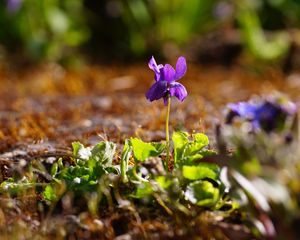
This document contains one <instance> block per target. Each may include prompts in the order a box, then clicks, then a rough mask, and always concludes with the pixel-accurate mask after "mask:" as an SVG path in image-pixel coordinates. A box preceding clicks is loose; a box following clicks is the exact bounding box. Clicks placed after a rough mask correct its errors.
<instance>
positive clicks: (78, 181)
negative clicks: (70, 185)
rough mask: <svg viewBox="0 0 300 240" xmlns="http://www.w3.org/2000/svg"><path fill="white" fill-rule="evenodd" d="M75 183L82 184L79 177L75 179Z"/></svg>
mask: <svg viewBox="0 0 300 240" xmlns="http://www.w3.org/2000/svg"><path fill="white" fill-rule="evenodd" d="M73 181H74V183H77V184H79V183H80V182H81V179H80V178H79V177H76V178H74V180H73Z"/></svg>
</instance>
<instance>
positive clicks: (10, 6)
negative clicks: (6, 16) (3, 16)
mask: <svg viewBox="0 0 300 240" xmlns="http://www.w3.org/2000/svg"><path fill="white" fill-rule="evenodd" d="M22 1H23V0H7V1H6V9H7V11H8V12H9V13H15V12H17V11H18V10H19V9H20V8H21V6H22Z"/></svg>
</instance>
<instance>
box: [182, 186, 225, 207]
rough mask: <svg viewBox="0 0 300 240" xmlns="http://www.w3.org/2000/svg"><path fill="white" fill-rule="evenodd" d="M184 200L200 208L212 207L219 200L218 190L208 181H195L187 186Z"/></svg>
mask: <svg viewBox="0 0 300 240" xmlns="http://www.w3.org/2000/svg"><path fill="white" fill-rule="evenodd" d="M185 198H186V199H187V200H188V201H190V202H191V203H193V204H196V205H198V206H201V207H213V206H214V205H215V204H216V203H217V202H218V201H219V199H220V190H219V189H218V188H216V187H214V185H213V184H212V183H211V182H209V181H202V180H199V181H196V182H192V183H190V184H189V185H188V186H187V189H186V191H185Z"/></svg>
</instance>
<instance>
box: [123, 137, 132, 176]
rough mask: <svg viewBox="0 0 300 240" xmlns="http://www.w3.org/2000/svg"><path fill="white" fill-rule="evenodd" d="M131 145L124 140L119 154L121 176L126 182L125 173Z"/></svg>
mask: <svg viewBox="0 0 300 240" xmlns="http://www.w3.org/2000/svg"><path fill="white" fill-rule="evenodd" d="M131 151H132V147H131V146H130V142H129V140H128V139H126V140H125V144H124V148H123V151H122V155H121V176H122V180H123V182H127V181H128V178H127V175H126V172H127V169H128V162H129V159H130V156H131Z"/></svg>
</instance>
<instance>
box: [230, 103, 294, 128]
mask: <svg viewBox="0 0 300 240" xmlns="http://www.w3.org/2000/svg"><path fill="white" fill-rule="evenodd" d="M228 108H229V110H230V111H229V113H228V115H227V120H226V123H228V124H231V123H232V121H233V119H234V118H235V117H239V118H241V119H242V120H247V121H250V122H251V123H252V127H253V130H258V129H259V128H261V129H263V130H265V131H266V132H271V131H273V130H275V129H281V128H282V126H283V124H284V122H285V119H286V118H287V117H288V116H294V115H295V114H296V112H297V107H296V105H295V104H294V103H292V102H290V101H285V102H284V103H280V102H278V101H276V99H273V100H264V101H261V102H257V103H251V102H239V103H236V104H234V103H230V104H228Z"/></svg>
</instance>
